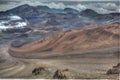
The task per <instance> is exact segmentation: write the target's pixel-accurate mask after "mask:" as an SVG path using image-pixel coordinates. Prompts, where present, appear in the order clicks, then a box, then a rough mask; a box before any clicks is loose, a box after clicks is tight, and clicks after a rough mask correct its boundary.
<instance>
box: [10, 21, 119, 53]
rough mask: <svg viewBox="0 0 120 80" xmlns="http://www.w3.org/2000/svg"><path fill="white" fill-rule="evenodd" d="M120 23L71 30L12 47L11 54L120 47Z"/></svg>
mask: <svg viewBox="0 0 120 80" xmlns="http://www.w3.org/2000/svg"><path fill="white" fill-rule="evenodd" d="M119 28H120V24H119V23H113V24H110V25H106V26H102V27H92V28H85V29H78V30H69V31H65V32H59V33H57V34H54V35H51V36H48V37H46V38H45V39H43V40H37V41H34V42H31V43H28V44H25V45H22V46H20V47H12V46H11V47H10V48H9V51H10V52H15V53H30V52H35V51H40V52H66V51H67V52H71V51H86V50H95V49H104V48H111V47H118V43H119Z"/></svg>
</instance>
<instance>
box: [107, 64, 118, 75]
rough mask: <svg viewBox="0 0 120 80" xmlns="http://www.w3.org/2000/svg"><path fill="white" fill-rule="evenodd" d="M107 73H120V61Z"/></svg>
mask: <svg viewBox="0 0 120 80" xmlns="http://www.w3.org/2000/svg"><path fill="white" fill-rule="evenodd" d="M106 74H108V75H110V74H120V63H118V64H117V65H116V66H113V68H112V69H109V70H108V71H107V73H106Z"/></svg>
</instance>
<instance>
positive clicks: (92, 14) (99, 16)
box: [80, 9, 120, 21]
mask: <svg viewBox="0 0 120 80" xmlns="http://www.w3.org/2000/svg"><path fill="white" fill-rule="evenodd" d="M80 15H81V16H85V17H89V18H92V19H95V20H102V21H105V20H111V19H115V18H118V17H119V16H120V13H110V14H99V13H97V12H95V11H94V10H91V9H86V10H83V11H81V12H80Z"/></svg>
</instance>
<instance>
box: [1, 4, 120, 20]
mask: <svg viewBox="0 0 120 80" xmlns="http://www.w3.org/2000/svg"><path fill="white" fill-rule="evenodd" d="M11 14H13V15H18V16H20V17H21V18H23V19H27V20H28V19H30V20H32V19H33V20H34V21H36V20H38V21H39V20H40V19H41V20H42V19H45V18H48V17H49V18H55V17H56V16H60V15H61V17H62V16H63V15H64V16H67V15H69V17H71V16H72V17H73V18H74V16H84V17H88V18H90V19H92V20H93V19H94V20H95V21H106V20H107V21H108V20H112V19H116V18H118V17H119V16H120V13H110V14H99V13H97V12H95V11H93V10H91V9H86V10H83V11H81V12H79V11H77V10H75V9H72V8H65V9H55V8H49V7H48V6H30V5H28V4H24V5H21V6H18V7H16V8H13V9H10V10H7V11H5V12H0V16H7V15H11ZM51 15H52V16H51ZM35 19H36V20H35ZM59 19H60V17H59V18H58V20H59ZM68 19H69V18H68Z"/></svg>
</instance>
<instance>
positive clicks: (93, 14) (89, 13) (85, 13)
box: [80, 9, 99, 17]
mask: <svg viewBox="0 0 120 80" xmlns="http://www.w3.org/2000/svg"><path fill="white" fill-rule="evenodd" d="M80 15H82V16H87V17H96V16H98V15H99V14H98V13H97V12H95V11H94V10H91V9H86V10H83V11H81V13H80Z"/></svg>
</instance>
